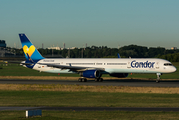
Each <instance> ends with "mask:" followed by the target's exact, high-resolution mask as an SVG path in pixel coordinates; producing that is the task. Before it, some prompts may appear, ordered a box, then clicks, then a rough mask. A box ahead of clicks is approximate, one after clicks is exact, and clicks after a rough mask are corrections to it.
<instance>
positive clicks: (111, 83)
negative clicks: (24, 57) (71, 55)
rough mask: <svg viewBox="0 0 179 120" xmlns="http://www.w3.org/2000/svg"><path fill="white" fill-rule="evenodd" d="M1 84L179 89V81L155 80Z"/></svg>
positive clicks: (6, 82)
mask: <svg viewBox="0 0 179 120" xmlns="http://www.w3.org/2000/svg"><path fill="white" fill-rule="evenodd" d="M0 84H65V85H98V86H99V85H101V86H105V85H109V86H134V87H179V80H168V81H166V80H165V81H161V82H160V83H156V82H155V81H154V80H131V79H123V80H104V81H103V82H95V81H94V80H88V81H87V82H78V81H77V80H76V81H75V80H16V79H0Z"/></svg>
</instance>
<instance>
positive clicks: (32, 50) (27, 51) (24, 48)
mask: <svg viewBox="0 0 179 120" xmlns="http://www.w3.org/2000/svg"><path fill="white" fill-rule="evenodd" d="M23 51H24V53H25V54H26V55H27V54H28V55H29V57H31V56H32V54H33V53H34V51H35V47H34V45H31V46H30V47H29V48H28V47H27V45H24V47H23ZM28 55H27V56H28Z"/></svg>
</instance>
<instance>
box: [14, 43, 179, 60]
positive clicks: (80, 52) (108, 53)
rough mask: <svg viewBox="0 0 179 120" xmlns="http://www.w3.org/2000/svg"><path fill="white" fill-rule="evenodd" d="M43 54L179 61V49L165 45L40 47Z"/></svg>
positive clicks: (21, 53)
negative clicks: (73, 47)
mask: <svg viewBox="0 0 179 120" xmlns="http://www.w3.org/2000/svg"><path fill="white" fill-rule="evenodd" d="M38 50H39V52H40V53H41V54H42V55H43V56H48V57H64V58H66V57H69V58H117V54H118V53H119V54H120V56H121V58H128V57H132V58H162V59H167V60H169V61H171V62H179V49H177V50H167V49H165V48H163V47H149V48H148V47H145V46H137V45H129V46H123V47H121V48H119V49H118V48H108V47H107V46H99V47H97V46H91V47H86V48H80V49H78V48H76V49H70V50H69V49H64V50H52V49H42V48H40V49H38ZM15 51H16V55H17V56H18V55H21V56H22V55H23V51H22V49H15Z"/></svg>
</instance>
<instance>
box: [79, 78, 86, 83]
mask: <svg viewBox="0 0 179 120" xmlns="http://www.w3.org/2000/svg"><path fill="white" fill-rule="evenodd" d="M78 82H87V79H86V78H79V79H78Z"/></svg>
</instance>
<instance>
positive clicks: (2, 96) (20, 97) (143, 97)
mask: <svg viewBox="0 0 179 120" xmlns="http://www.w3.org/2000/svg"><path fill="white" fill-rule="evenodd" d="M178 100H179V94H158V93H155V94H153V93H108V92H83V91H81V92H63V91H3V90H1V91H0V106H74V107H75V106H76V107H179V102H178Z"/></svg>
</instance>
